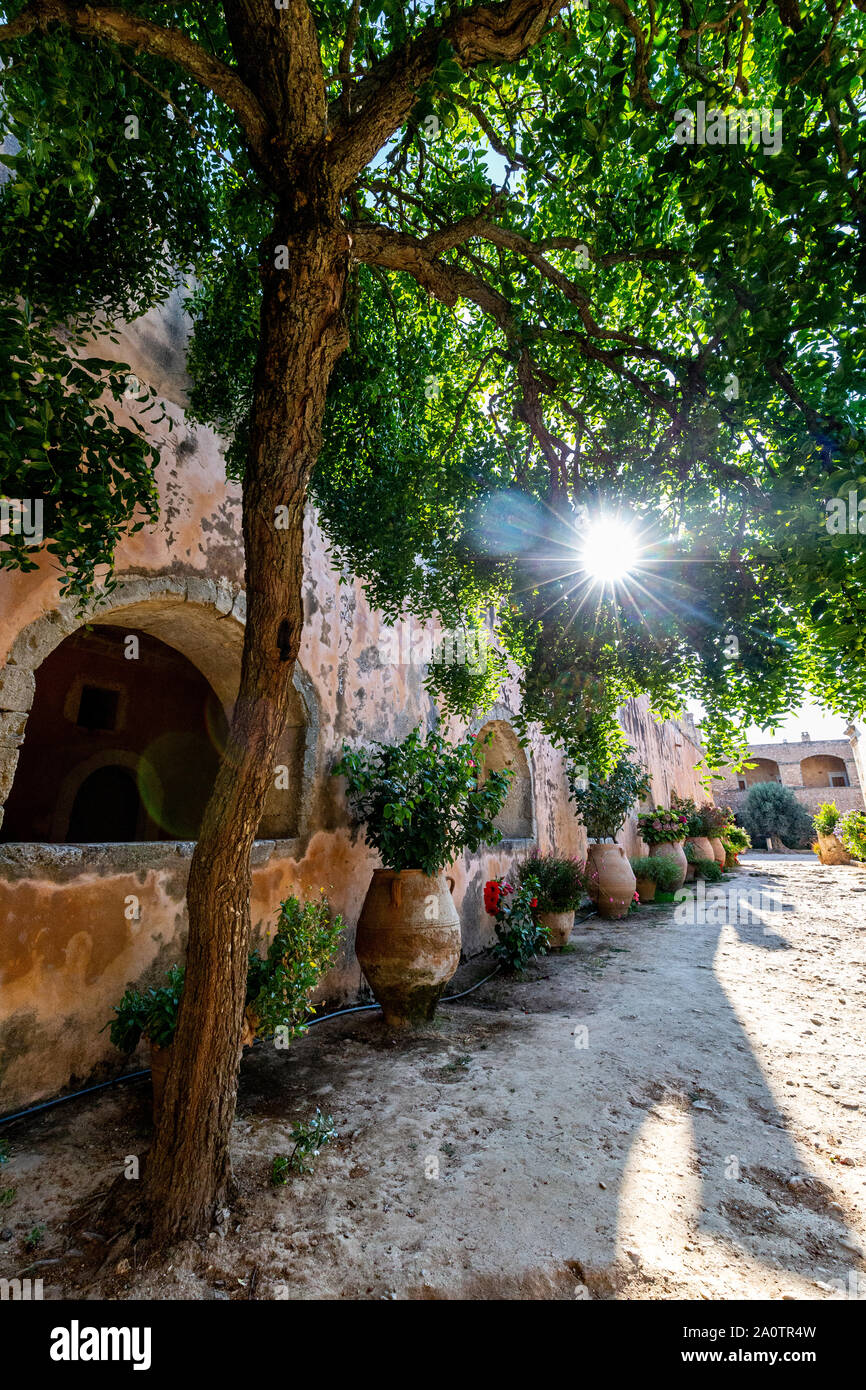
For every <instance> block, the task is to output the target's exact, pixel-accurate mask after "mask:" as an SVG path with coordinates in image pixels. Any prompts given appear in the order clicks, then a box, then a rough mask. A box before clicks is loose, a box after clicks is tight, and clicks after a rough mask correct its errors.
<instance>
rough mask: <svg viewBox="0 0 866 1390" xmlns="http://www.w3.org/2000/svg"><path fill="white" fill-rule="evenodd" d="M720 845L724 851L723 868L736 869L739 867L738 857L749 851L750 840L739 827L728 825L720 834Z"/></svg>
mask: <svg viewBox="0 0 866 1390" xmlns="http://www.w3.org/2000/svg"><path fill="white" fill-rule="evenodd" d="M722 844H723V846H724V849H725V868H726V869H736V868H737V867H738V865H739V856H740V855H741V854H745V852H746V850H747V849H751V847H752V838H751V836H750V835H749V832H748V830H744V829H743V827H742V826H741V825H729V826H728V827H727V829H726V830H724V831H723V832H722Z"/></svg>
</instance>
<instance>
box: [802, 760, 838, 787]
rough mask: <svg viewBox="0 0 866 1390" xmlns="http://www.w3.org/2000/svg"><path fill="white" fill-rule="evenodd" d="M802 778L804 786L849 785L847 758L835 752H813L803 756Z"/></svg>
mask: <svg viewBox="0 0 866 1390" xmlns="http://www.w3.org/2000/svg"><path fill="white" fill-rule="evenodd" d="M800 778H801V780H802V783H803V786H804V787H847V786H848V785H849V780H850V779H849V777H848V769H847V767H846V766H845V759H844V758H837V757H836V756H835V754H833V753H812V754H810V755H809V757H807V758H801V759H800Z"/></svg>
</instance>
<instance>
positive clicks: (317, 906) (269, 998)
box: [106, 893, 345, 1116]
mask: <svg viewBox="0 0 866 1390" xmlns="http://www.w3.org/2000/svg"><path fill="white" fill-rule="evenodd" d="M344 925H345V924H344V922H343V919H342V918H341V917H335V919H334V921H333V922H331V920H330V908H329V905H328V900H327V898H326V897H325V895H324V893H322V894H321V895H320V897H319V898H318V899H316V900H314V901H312V902H307V903H303V904H302V903H300V902H299V901H298V899H297V898H295V897H288V898H286V899H285V901H284V902H282V903H281V904H280V911H279V917H278V920H277V928H276V932H275V935H274V937H273V940H272V941H271V942H270V945H269V947H268V950H267V954H266V955H265V956H264V957H262V956H261V955H260V954H259V952H258V951H253V952H251V954H250V957H249V965H248V970H247V1003H246V1010H245V1017H244V1033H243V1036H242V1039H241V1041H242V1044H243V1045H244V1046H249V1045H250V1044H251V1043H252V1042H253V1040H254V1038H255V1037H257V1036H259V1037H272V1036H273V1035H274V1034H275V1033H276V1031H277V1029H278V1028H279V1029H281V1030H284V1033H283V1036H282V1037H281V1040H280V1041H281V1045H282V1046H285V1047H287V1046H288V1044H289V1043H290V1042H291V1041H292V1040H293V1039H294V1038H297V1037H300V1035H301V1034H302V1033H305V1032H306V1020H307V1018H308V1017H309V1015H310V1014H312V1013H315V1009H314V1008H313V1006H312V1004H311V1003H310V995H311V994H312V991H313V989H314V988H315V986H316V985H317V984H318V982H319V980H320V979H321V976H322V975H323V974H324V972H325V971H326V970H327V968H328V966H329V965H330V964H331V962H332V960H333V958H334V956H335V955H336V952H337V948H338V946H339V941H340V935H341V933H342V931H343V929H344ZM183 986H184V969H183V966H181V965H173V966H172V967H171V969H170V970H169V971H168V976H167V981H166V983H165V984H164V985H161V986H160V987H159V988H156V989H148V990H146V991H144V992H142V991H139V990H137V989H134V988H129V989H127V990H126V992H125V993H124V995H123V998H122V999H121V1001H120V1003H119V1004H116V1005H115V1006H114V1014H115V1017H114V1018H113V1019H112V1020H111V1022H110V1023H109V1024H106V1027H108V1028H110V1032H109V1037H110V1038H111V1041H112V1043H113V1044H114V1046H115V1047H117V1048H119V1049H120V1051H121V1052H125V1053H129V1052H133V1051H134V1050H135V1048H136V1047H137V1046H138V1044H139V1042H140V1041H141V1039H142V1038H143V1037H144V1038H146V1039H147V1041H148V1042H149V1043H150V1045H151V1049H152V1052H151V1068H152V1081H153V1098H154V1115H155V1116H156V1115H157V1114H158V1113H159V1108H160V1104H161V1099H162V1091H163V1087H164V1084H165V1077H166V1074H167V1071H168V1060H167V1058H168V1053H167V1052H166V1049H168V1048H170V1047H171V1045H172V1043H173V1042H174V1035H175V1030H176V1028H177V1019H178V1013H179V1010H180V1001H181V997H182V995H183Z"/></svg>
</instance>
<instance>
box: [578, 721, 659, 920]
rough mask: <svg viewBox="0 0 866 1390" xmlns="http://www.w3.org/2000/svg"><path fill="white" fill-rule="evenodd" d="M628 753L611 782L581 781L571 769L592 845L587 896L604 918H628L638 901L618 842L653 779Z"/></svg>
mask: <svg viewBox="0 0 866 1390" xmlns="http://www.w3.org/2000/svg"><path fill="white" fill-rule="evenodd" d="M630 753H634V749H633V748H627V749H626V750H625V751H624V752H623V753H622V754H620V757H619V758H618V759H617V762H616V764H615V765H614V768H613V771H612V772H611V774H610V776H609V777H589V778H584V777H581V778H578V777H577V775H576V773H575V771H574V769H573V768H571V767H569V770H568V783H569V793H568V794H569V799H570V800H571V801H573V802H574V804H575V807H576V809H577V815H578V816H579V818H580V820H581V821H582V822H583V825H584V827H585V829H586V833H587V836H588V838H589V840H590V841H591V843H590V846H589V850H588V852H587V859H586V877H587V892H588V893H589V896H590V897H591V898H592V900H593V902H594V903H595V904H596V906H597V908H598V912H599V915H600V916H601V917H608V918H612V919H617V918H620V917H624V916H625V915H626V913H627V912H628V909H629V903H631V902H632V901H633V899H634V894H635V877H634V874H633V873H632V871H631V865H630V864H629V862H628V859H627V858H626V854H625V850H624V849H623V847H622V845H618V844H616V843H615V840H616V836H617V834H618V833H619V831H620V830H621V829H622V826H623V824H624V822H625V818H626V816H627V815H628V813H629V811H630V810H631V808H632V806H633V805H634V804H635V802H636V801H638V800H639V799H640V798H641V797H644V796H647V795H648V794H649V789H650V779H649V775H648V773H647V770H646V768H645V767H644V766H643V765H642V764H641V763H639V762H637V761H636V760H634V759H632V758H630V757H629V754H630Z"/></svg>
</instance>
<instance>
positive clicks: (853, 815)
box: [838, 811, 866, 860]
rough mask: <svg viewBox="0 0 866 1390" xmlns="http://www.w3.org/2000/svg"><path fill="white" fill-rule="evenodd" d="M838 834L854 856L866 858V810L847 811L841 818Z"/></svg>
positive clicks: (855, 857)
mask: <svg viewBox="0 0 866 1390" xmlns="http://www.w3.org/2000/svg"><path fill="white" fill-rule="evenodd" d="M838 834H839V838H840V839H841V841H842V844H843V845H844V846H845V848H846V849H847V851H848V853H849V854H850V855H851V856H852V858H854V859H861V860H866V811H846V812H845V814H844V816H841V817H840V819H839V825H838Z"/></svg>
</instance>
